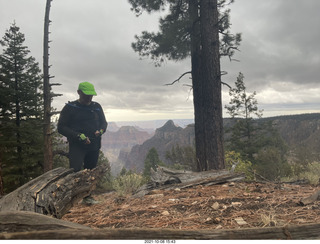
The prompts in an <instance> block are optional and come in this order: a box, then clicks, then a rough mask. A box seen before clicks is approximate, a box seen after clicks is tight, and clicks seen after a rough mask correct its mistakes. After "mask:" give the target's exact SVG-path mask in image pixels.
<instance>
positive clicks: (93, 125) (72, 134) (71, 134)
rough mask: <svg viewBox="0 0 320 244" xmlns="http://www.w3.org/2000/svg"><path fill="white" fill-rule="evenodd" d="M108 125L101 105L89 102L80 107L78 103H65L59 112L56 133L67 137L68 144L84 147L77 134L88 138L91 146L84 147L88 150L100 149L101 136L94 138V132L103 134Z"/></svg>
mask: <svg viewBox="0 0 320 244" xmlns="http://www.w3.org/2000/svg"><path fill="white" fill-rule="evenodd" d="M107 126H108V123H107V121H106V118H105V116H104V112H103V109H102V107H101V105H100V104H99V103H97V102H91V103H90V105H82V104H80V103H79V102H78V101H73V102H69V103H67V104H66V105H65V106H64V108H63V109H62V111H61V114H60V118H59V121H58V132H59V133H60V134H62V135H64V136H65V137H67V139H68V141H69V143H77V144H79V145H84V143H83V142H81V141H80V140H79V134H82V133H83V134H85V135H86V136H87V137H89V139H90V141H91V144H88V145H84V146H85V147H88V148H90V149H100V147H101V136H98V137H96V136H95V132H96V131H97V130H98V131H100V130H101V129H102V130H103V131H104V132H105V131H106V129H107Z"/></svg>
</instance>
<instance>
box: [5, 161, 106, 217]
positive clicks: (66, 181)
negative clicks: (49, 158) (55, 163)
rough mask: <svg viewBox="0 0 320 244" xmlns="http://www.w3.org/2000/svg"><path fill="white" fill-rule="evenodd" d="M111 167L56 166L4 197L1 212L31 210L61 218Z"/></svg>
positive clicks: (86, 194)
mask: <svg viewBox="0 0 320 244" xmlns="http://www.w3.org/2000/svg"><path fill="white" fill-rule="evenodd" d="M107 170H108V166H107V165H105V164H103V165H100V166H98V167H96V168H94V169H93V170H82V171H79V172H73V169H65V168H56V169H53V170H51V171H49V172H47V173H45V174H43V175H41V176H39V177H37V178H35V179H33V180H32V181H30V182H28V183H27V184H25V185H23V186H21V187H19V188H18V189H16V190H15V191H13V192H11V193H9V194H8V195H6V196H4V197H3V198H1V199H0V212H3V211H31V212H36V213H41V214H44V215H51V216H54V217H56V218H61V217H62V216H63V215H64V214H65V213H66V212H68V211H69V209H70V208H71V207H72V206H73V205H74V204H75V203H77V202H79V200H81V199H82V198H83V197H86V196H88V195H89V194H90V192H91V191H92V190H93V189H94V188H95V186H96V183H97V181H98V179H100V178H101V177H102V176H103V175H105V173H106V171H107Z"/></svg>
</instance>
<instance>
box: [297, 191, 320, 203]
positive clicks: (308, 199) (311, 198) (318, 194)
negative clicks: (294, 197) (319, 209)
mask: <svg viewBox="0 0 320 244" xmlns="http://www.w3.org/2000/svg"><path fill="white" fill-rule="evenodd" d="M318 200H320V191H317V192H315V193H314V194H312V195H311V196H309V197H306V198H302V199H301V200H300V204H301V205H308V204H311V203H314V202H315V201H318Z"/></svg>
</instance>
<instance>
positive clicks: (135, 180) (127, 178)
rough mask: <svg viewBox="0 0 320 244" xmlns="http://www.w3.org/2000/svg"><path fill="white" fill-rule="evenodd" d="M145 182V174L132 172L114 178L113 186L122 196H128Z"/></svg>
mask: <svg viewBox="0 0 320 244" xmlns="http://www.w3.org/2000/svg"><path fill="white" fill-rule="evenodd" d="M143 183H145V178H144V177H143V176H141V175H138V174H136V173H130V174H124V175H119V176H118V177H117V178H116V179H114V180H113V182H112V186H113V189H115V190H116V192H117V193H118V194H119V195H120V196H126V195H130V194H133V193H135V192H136V191H137V190H138V189H139V187H140V186H142V185H143Z"/></svg>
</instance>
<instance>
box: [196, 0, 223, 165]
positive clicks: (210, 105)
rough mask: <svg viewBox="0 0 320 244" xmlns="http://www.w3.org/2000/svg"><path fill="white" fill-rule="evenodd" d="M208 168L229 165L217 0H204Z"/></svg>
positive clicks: (201, 14) (203, 46)
mask: <svg viewBox="0 0 320 244" xmlns="http://www.w3.org/2000/svg"><path fill="white" fill-rule="evenodd" d="M200 4H201V5H200V22H201V47H202V49H201V71H202V89H203V98H204V101H203V107H204V108H203V110H204V116H205V119H204V121H203V122H204V123H203V126H204V128H205V129H204V130H205V147H206V165H204V166H205V167H204V169H205V170H211V169H215V170H220V169H224V168H225V164H224V147H223V119H222V101H221V72H220V54H219V25H218V21H219V20H218V3H217V0H201V1H200Z"/></svg>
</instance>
